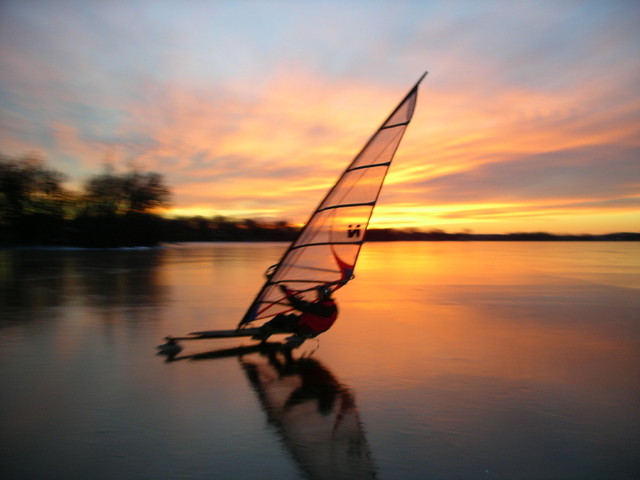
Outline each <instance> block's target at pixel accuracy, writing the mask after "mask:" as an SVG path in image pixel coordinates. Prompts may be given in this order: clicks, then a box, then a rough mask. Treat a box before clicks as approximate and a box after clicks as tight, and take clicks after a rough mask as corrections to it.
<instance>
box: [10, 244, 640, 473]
mask: <svg viewBox="0 0 640 480" xmlns="http://www.w3.org/2000/svg"><path fill="white" fill-rule="evenodd" d="M284 248H285V246H284V245H282V244H194V245H183V246H168V247H165V248H158V249H147V250H122V251H116V250H113V251H109V250H102V251H100V250H98V251H90V250H0V381H1V382H2V390H1V392H0V427H1V428H0V431H1V432H2V433H1V434H0V441H1V445H2V448H1V449H0V475H1V476H2V478H3V479H48V480H49V479H51V480H53V479H65V480H69V479H88V478H90V479H92V480H98V479H114V478H122V479H124V478H126V479H154V480H155V479H212V478H216V479H232V478H241V479H256V480H258V479H260V480H262V479H266V478H277V479H297V478H300V479H305V478H312V479H316V478H317V479H321V478H326V479H333V478H352V479H355V478H379V479H427V478H428V479H446V480H450V479H482V478H487V479H536V480H538V479H559V478H562V479H616V480H620V479H637V478H640V460H639V458H640V456H639V455H638V452H640V434H639V433H638V432H640V408H639V405H640V243H626V242H616V243H606V242H593V243H586V242H585V243H582V242H580V243H571V242H544V243H533V242H522V243H517V242H495V243H494V242H442V243H423V242H413V243H401V242H398V243H369V244H366V245H365V246H364V248H363V251H362V254H361V257H360V263H359V264H358V267H357V269H356V279H355V280H354V281H353V282H351V283H350V284H349V285H348V286H347V287H345V288H344V289H342V290H340V291H338V292H337V293H336V299H337V301H338V305H339V308H340V316H339V318H338V321H337V322H336V324H335V326H334V327H333V328H332V329H331V330H330V331H329V332H327V333H325V334H323V335H321V336H320V337H318V339H315V340H312V341H308V342H307V343H305V344H304V345H303V347H301V348H300V349H299V350H297V351H295V352H294V356H293V358H292V359H290V360H289V361H287V359H285V358H284V357H282V356H281V355H278V354H275V355H269V354H268V352H257V351H256V352H245V353H244V354H243V355H232V356H229V357H224V358H211V357H210V358H207V357H206V356H205V355H203V356H197V355H196V356H195V357H194V356H192V355H194V354H199V353H203V352H208V351H211V350H217V349H221V348H229V347H236V346H239V345H243V344H245V345H248V344H251V341H250V340H242V339H241V340H233V339H231V340H206V341H198V342H192V343H190V344H185V346H186V348H185V351H184V352H183V355H184V358H182V359H181V360H178V361H173V362H166V361H165V359H164V358H163V357H161V356H157V355H156V354H155V346H156V345H158V344H159V343H162V339H163V337H164V336H165V335H168V334H172V335H181V334H185V333H188V332H192V331H196V330H206V329H214V328H225V329H226V328H233V327H235V325H236V324H237V322H238V320H239V319H240V318H241V316H242V315H243V314H244V312H245V310H246V308H247V307H248V305H249V303H250V302H251V300H253V297H254V295H255V294H256V293H257V290H258V289H259V287H260V285H261V284H262V281H263V271H264V270H265V269H266V268H267V267H268V266H269V265H271V264H273V263H275V262H276V261H277V260H278V259H279V257H280V255H281V253H282V252H283V250H284Z"/></svg>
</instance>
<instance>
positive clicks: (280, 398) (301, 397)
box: [240, 350, 375, 479]
mask: <svg viewBox="0 0 640 480" xmlns="http://www.w3.org/2000/svg"><path fill="white" fill-rule="evenodd" d="M240 362H241V364H242V366H243V367H244V369H245V372H246V373H247V377H248V378H249V381H250V382H251V385H252V386H253V388H254V389H255V391H256V392H257V394H258V396H259V398H260V401H261V403H262V406H263V407H264V409H265V411H266V412H267V415H268V417H269V421H270V422H271V423H273V424H274V425H275V426H276V427H277V431H278V432H279V433H280V435H281V436H282V439H283V441H284V444H285V445H286V446H287V448H288V449H289V450H290V452H291V453H292V454H293V456H294V458H295V459H296V461H297V462H298V464H299V466H300V468H301V469H302V470H303V471H304V472H305V473H306V475H307V476H308V477H309V478H312V479H325V478H326V479H340V478H350V479H354V478H375V469H374V466H373V461H372V459H371V454H370V450H369V446H368V444H367V441H366V438H365V435H364V431H363V428H362V424H361V422H360V419H359V415H358V410H357V407H356V404H355V400H354V396H353V394H352V393H351V392H350V391H349V389H348V388H346V387H345V386H344V385H341V384H340V383H339V382H338V381H337V379H336V378H335V376H334V375H333V374H332V373H331V372H330V371H329V370H328V369H327V368H326V367H325V366H324V365H322V364H321V363H320V362H319V361H317V360H315V359H312V358H301V359H297V360H294V359H293V358H292V357H291V356H290V355H284V354H282V353H280V352H278V351H276V350H271V351H270V352H269V353H268V354H263V355H260V356H251V357H249V358H244V357H241V358H240Z"/></svg>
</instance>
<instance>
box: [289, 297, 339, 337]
mask: <svg viewBox="0 0 640 480" xmlns="http://www.w3.org/2000/svg"><path fill="white" fill-rule="evenodd" d="M312 305H318V306H322V307H323V310H326V311H327V312H326V313H328V312H330V315H329V316H324V315H320V314H318V313H314V312H311V311H306V312H305V311H303V312H302V315H300V318H298V326H299V327H300V333H307V334H318V333H322V332H326V331H327V330H329V328H331V325H333V322H335V321H336V318H338V307H337V306H336V302H334V301H333V300H324V301H323V302H317V303H315V304H312ZM323 313H325V312H323Z"/></svg>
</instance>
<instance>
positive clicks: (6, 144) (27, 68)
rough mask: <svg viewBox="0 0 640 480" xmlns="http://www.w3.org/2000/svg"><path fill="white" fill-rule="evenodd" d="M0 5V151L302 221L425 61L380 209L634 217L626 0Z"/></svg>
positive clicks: (561, 223)
mask: <svg viewBox="0 0 640 480" xmlns="http://www.w3.org/2000/svg"><path fill="white" fill-rule="evenodd" d="M76 7H77V5H76V3H75V2H71V1H64V0H60V1H52V2H41V3H37V4H36V3H33V2H22V1H18V0H9V1H6V2H3V3H2V5H1V6H0V54H1V55H0V69H1V71H2V76H1V77H0V93H1V94H2V96H1V97H0V142H1V145H2V146H1V147H0V153H2V154H4V155H10V156H19V155H23V154H25V153H28V152H33V151H36V152H39V153H40V154H41V155H42V156H43V157H44V158H45V159H46V161H47V162H48V163H49V164H50V165H51V166H52V167H54V168H56V169H58V170H60V171H62V172H64V173H65V174H67V175H68V176H69V177H70V184H71V185H80V184H81V183H82V182H83V181H84V180H85V179H87V178H88V177H90V176H91V175H94V174H96V173H98V172H99V171H100V170H101V169H102V168H103V165H104V164H105V162H107V163H110V164H111V165H114V166H115V167H116V168H121V169H124V168H126V167H127V166H129V165H135V166H138V167H141V168H144V169H148V170H153V171H157V172H160V173H162V174H163V175H164V177H165V180H166V183H167V184H168V185H169V186H170V188H171V190H172V191H173V193H174V207H173V209H172V210H171V211H169V212H167V214H169V215H174V216H175V215H187V216H191V215H202V216H207V217H210V216H215V215H225V216H231V217H236V218H254V219H258V220H260V219H264V220H287V221H289V222H290V223H292V224H301V223H303V222H304V221H305V220H306V218H307V216H308V215H309V213H310V212H311V210H312V209H313V208H314V207H315V206H316V205H317V204H318V202H319V201H320V199H321V198H322V196H323V195H324V194H325V193H326V191H327V189H328V188H329V187H330V186H331V185H332V183H333V181H335V179H336V178H337V177H338V175H339V174H340V173H341V172H342V170H343V169H344V168H345V167H346V166H347V164H348V163H349V162H350V161H351V159H352V158H353V156H354V155H356V154H357V153H358V151H359V150H360V148H362V146H363V145H364V143H365V142H366V140H367V139H368V138H369V136H370V135H371V134H372V133H373V132H374V130H375V129H376V128H377V127H378V126H379V125H380V123H381V122H382V121H383V120H384V118H385V117H386V116H387V115H388V114H389V113H390V111H391V109H392V108H393V107H394V106H395V105H396V104H397V103H398V101H399V100H400V99H401V98H402V96H403V95H404V94H405V93H406V92H407V91H408V89H409V88H410V87H411V86H412V84H413V83H414V82H415V80H417V78H418V77H419V75H420V74H421V73H422V72H423V71H424V70H429V71H430V74H429V76H428V77H427V78H426V80H425V81H424V82H423V83H422V85H421V90H420V93H419V96H418V104H417V107H416V112H415V115H414V118H413V121H412V124H411V125H410V126H409V128H408V130H407V133H406V135H405V138H404V140H403V142H402V143H401V145H400V148H399V150H398V152H397V155H396V158H395V160H394V164H393V165H392V167H391V169H390V173H389V175H388V178H387V181H386V183H385V187H384V189H383V191H382V196H381V201H380V202H379V204H378V207H377V209H376V211H375V212H374V216H373V218H372V226H374V227H397V228H405V227H412V228H419V229H425V230H430V229H443V230H447V231H452V232H453V231H463V230H471V231H473V232H477V233H504V232H514V231H549V232H554V233H577V234H580V233H595V234H598V233H608V232H616V231H639V230H640V193H639V192H640V161H639V159H640V97H638V95H637V92H638V91H639V89H640V64H639V63H638V60H637V59H638V45H640V34H639V33H638V29H637V23H638V20H640V4H637V3H636V2H625V1H619V2H601V1H597V0H593V1H583V2H578V3H573V2H566V3H565V2H555V1H551V0H549V1H525V2H514V3H509V2H502V1H500V0H493V1H487V2H475V1H462V2H456V3H455V5H454V4H451V6H449V4H446V3H442V2H409V1H407V2H402V1H399V2H393V3H391V2H388V3H384V2H374V3H373V4H371V5H368V4H367V5H365V4H364V3H361V2H357V1H351V2H335V3H334V2H301V3H300V4H298V3H292V2H286V1H274V2H268V8H267V4H266V3H265V4H264V5H263V4H262V3H260V2H255V3H254V2H239V3H237V2H231V1H229V2H225V1H222V2H179V1H174V0H161V1H158V2H151V3H149V2H142V1H137V0H134V1H132V2H124V1H122V2H119V1H115V2H107V1H96V2H89V3H87V4H86V5H84V6H83V8H82V9H78V8H76Z"/></svg>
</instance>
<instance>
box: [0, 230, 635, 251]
mask: <svg viewBox="0 0 640 480" xmlns="http://www.w3.org/2000/svg"><path fill="white" fill-rule="evenodd" d="M294 238H295V237H293V238H291V239H273V238H259V237H256V238H247V237H245V238H242V239H230V238H227V239H207V240H203V239H193V240H182V241H159V242H158V243H156V244H154V245H131V244H128V245H111V246H105V245H95V246H92V245H67V244H56V243H40V244H29V243H24V244H15V243H14V244H0V250H21V249H25V250H31V249H35V250H39V249H49V250H140V249H150V248H151V249H152V248H162V247H166V246H171V245H186V244H192V243H212V244H216V243H244V244H251V243H285V244H286V243H290V242H291V241H292V240H293V239H294ZM367 242H372V243H373V242H375V243H382V242H640V233H635V232H620V233H609V234H605V235H591V234H584V235H554V234H550V233H506V234H473V233H446V232H401V231H393V232H392V234H390V232H389V231H387V230H386V229H385V230H377V229H373V230H370V231H368V232H367V236H366V239H365V243H367Z"/></svg>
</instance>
